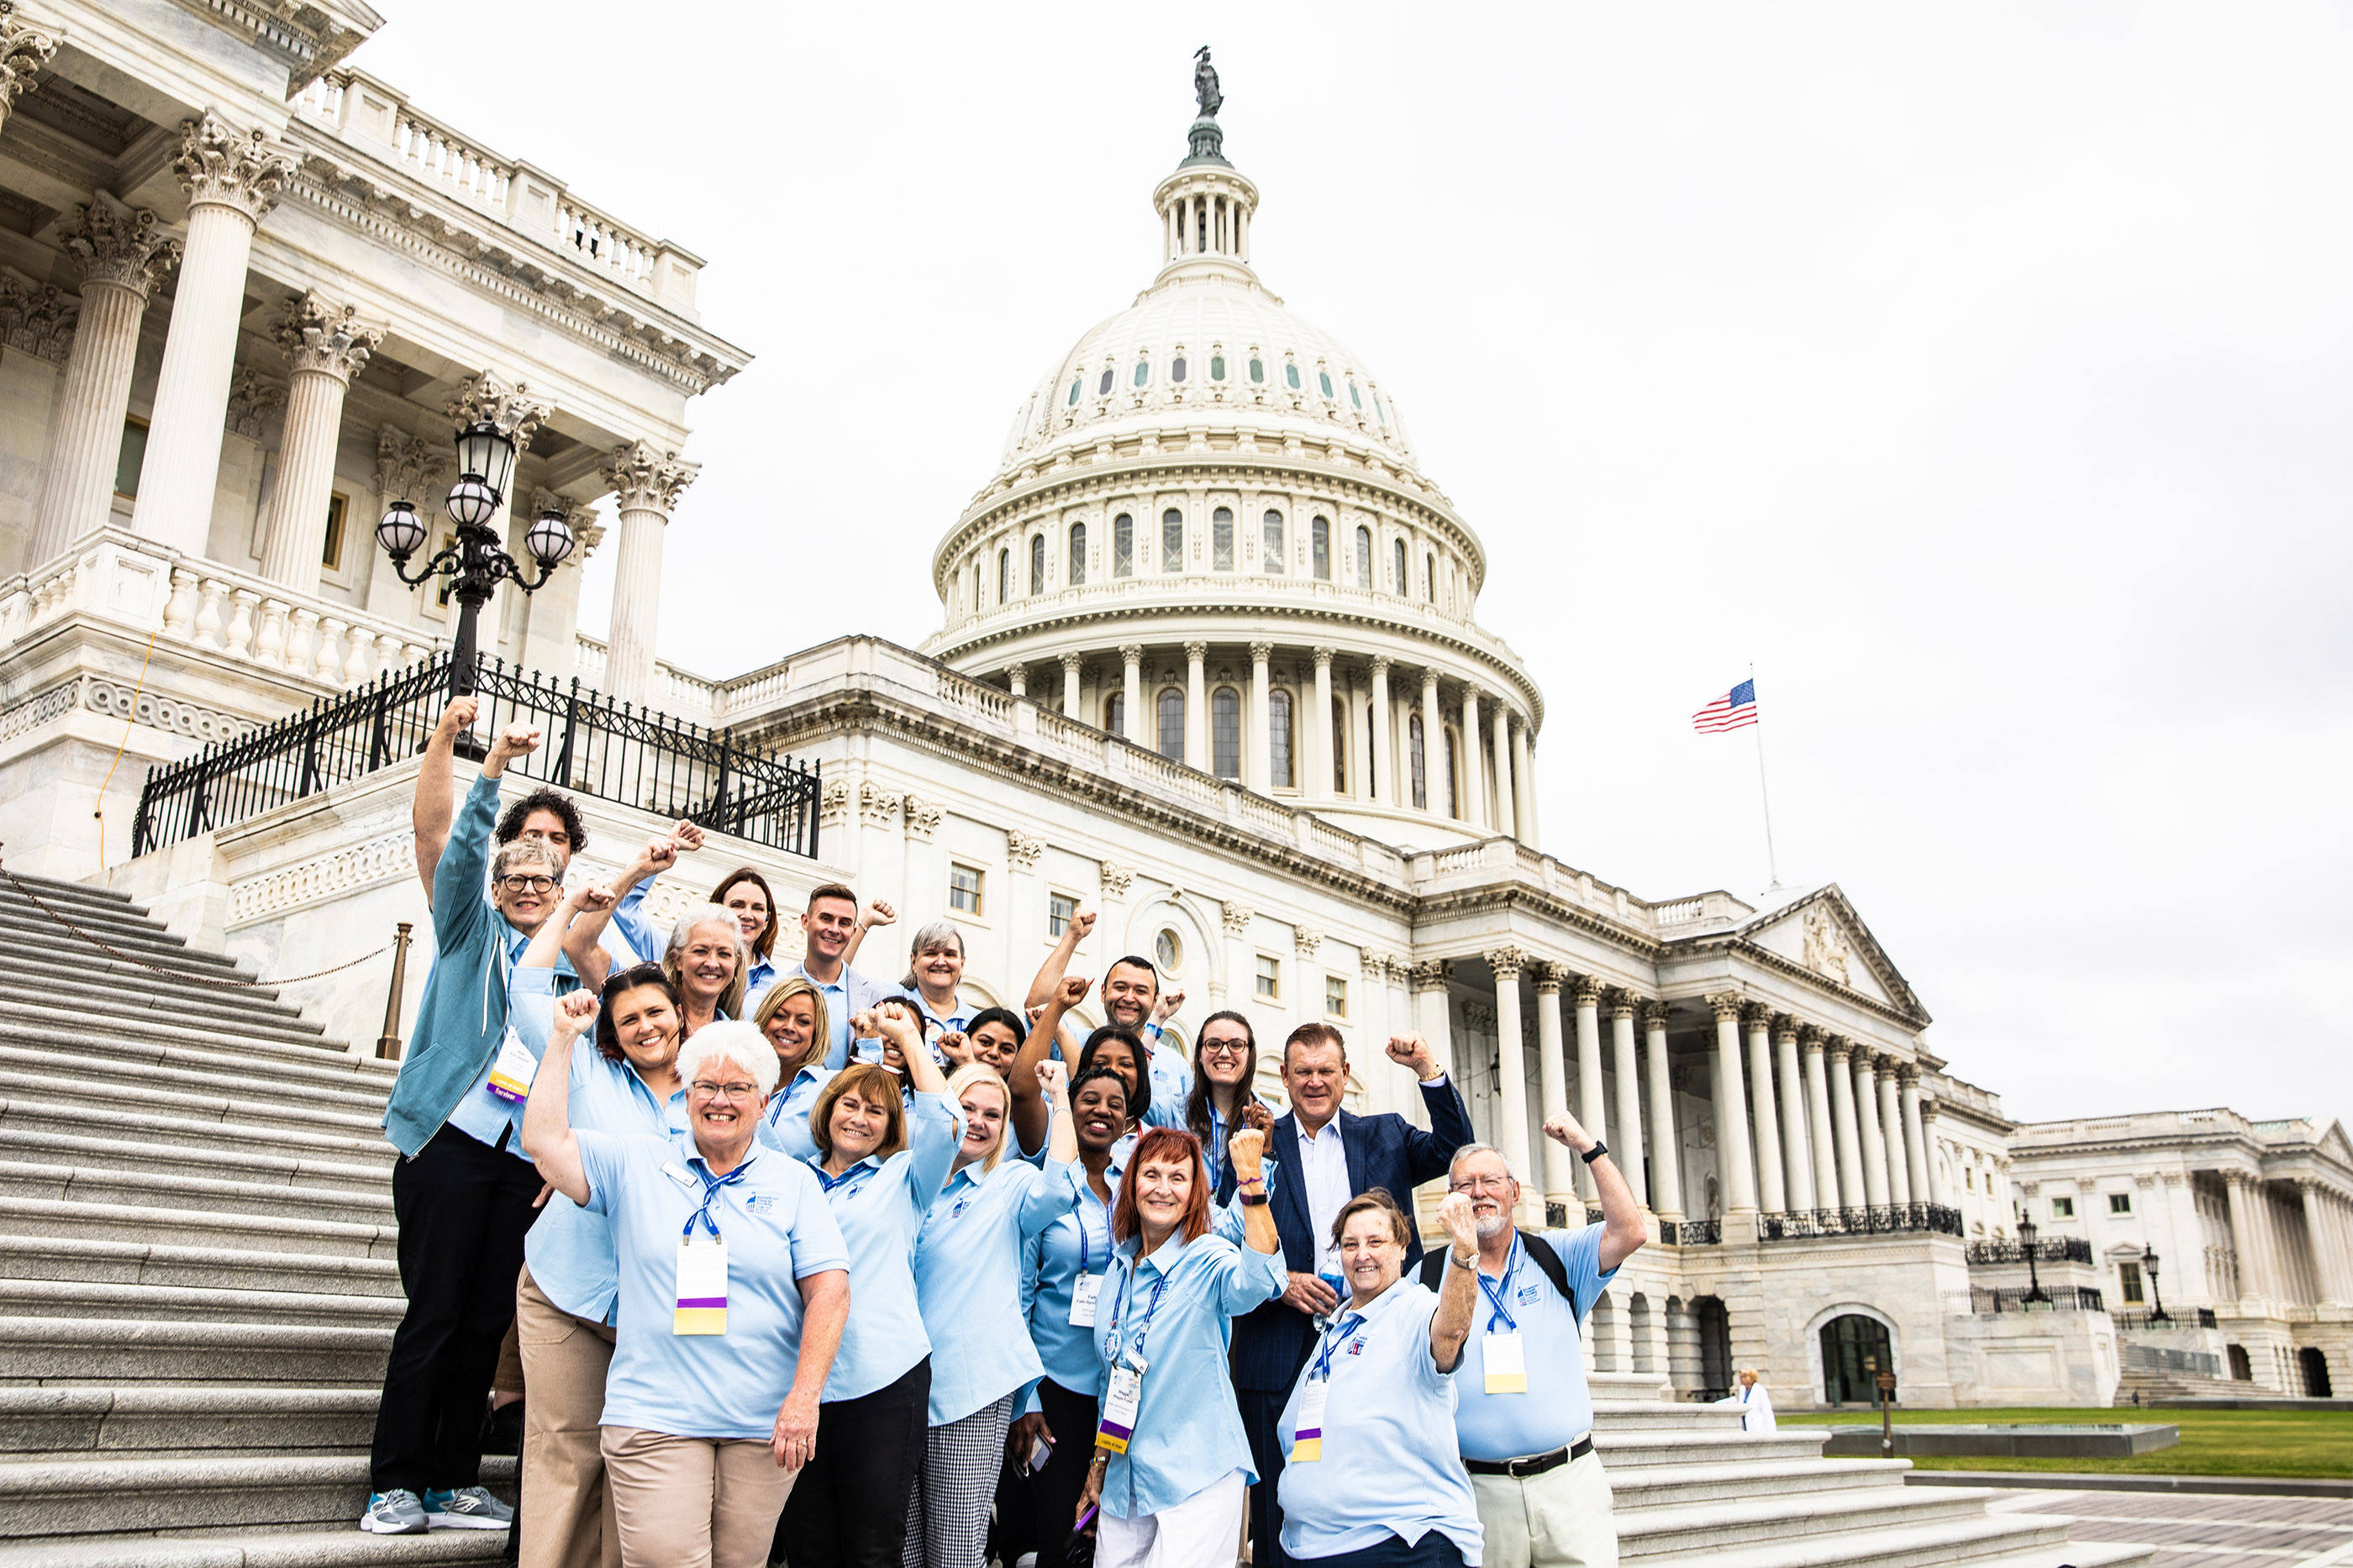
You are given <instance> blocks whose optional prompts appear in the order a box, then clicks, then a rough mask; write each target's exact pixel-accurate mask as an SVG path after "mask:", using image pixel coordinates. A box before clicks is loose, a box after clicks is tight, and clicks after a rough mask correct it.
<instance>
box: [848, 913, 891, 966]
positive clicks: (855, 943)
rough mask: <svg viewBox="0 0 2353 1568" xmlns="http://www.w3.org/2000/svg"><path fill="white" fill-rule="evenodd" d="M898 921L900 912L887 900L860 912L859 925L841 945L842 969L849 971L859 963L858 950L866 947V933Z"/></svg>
mask: <svg viewBox="0 0 2353 1568" xmlns="http://www.w3.org/2000/svg"><path fill="white" fill-rule="evenodd" d="M898 919H899V911H898V910H894V909H892V907H891V903H890V900H887V899H877V900H874V901H873V902H872V903H871V904H869V905H867V906H866V908H865V909H864V910H860V912H859V916H858V924H857V926H856V927H855V928H854V929H853V930H852V931H850V933H849V941H848V942H843V943H842V944H841V967H842V968H844V969H849V968H851V967H853V966H854V965H855V964H856V963H857V962H858V950H859V949H860V948H861V947H864V946H865V945H866V933H867V932H868V931H871V930H872V929H873V928H874V927H876V926H887V925H891V924H893V923H895V922H896V921H897V920H898Z"/></svg>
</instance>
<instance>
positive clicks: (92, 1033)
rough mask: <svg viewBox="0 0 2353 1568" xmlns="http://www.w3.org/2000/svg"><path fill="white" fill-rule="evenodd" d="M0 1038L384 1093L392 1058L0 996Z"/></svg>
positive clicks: (329, 1043)
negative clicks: (167, 1056)
mask: <svg viewBox="0 0 2353 1568" xmlns="http://www.w3.org/2000/svg"><path fill="white" fill-rule="evenodd" d="M0 1036H5V1037H6V1038H7V1039H9V1040H11V1041H17V1042H21V1043H24V1044H26V1045H43V1046H47V1047H51V1048H57V1047H66V1048H74V1047H79V1048H81V1049H82V1050H84V1051H88V1052H95V1053H100V1054H104V1055H106V1056H109V1057H116V1058H131V1059H138V1058H141V1057H146V1058H150V1059H160V1058H156V1056H155V1053H157V1052H159V1051H163V1050H180V1051H185V1052H191V1053H194V1054H195V1059H196V1060H201V1061H209V1062H212V1063H214V1064H216V1065H220V1064H228V1065H235V1066H243V1067H245V1068H248V1070H249V1071H251V1072H253V1073H254V1074H256V1075H257V1076H259V1075H262V1074H266V1073H270V1072H275V1071H278V1070H281V1069H282V1070H287V1071H293V1072H303V1071H309V1072H312V1073H320V1074H322V1075H323V1074H327V1073H332V1075H333V1076H332V1077H326V1076H322V1077H319V1078H315V1079H312V1081H314V1082H325V1083H333V1082H340V1083H343V1084H355V1083H366V1084H374V1083H381V1084H383V1085H384V1088H385V1092H386V1093H389V1092H390V1091H391V1087H392V1079H393V1075H394V1073H396V1071H397V1070H398V1068H399V1064H398V1063H397V1062H379V1061H376V1060H375V1059H374V1058H368V1057H355V1056H353V1055H352V1054H351V1053H350V1052H349V1051H347V1050H345V1049H344V1048H343V1044H342V1042H340V1041H335V1040H324V1039H309V1040H292V1039H283V1038H279V1039H273V1038H270V1037H266V1036H248V1035H243V1034H239V1033H237V1032H235V1031H232V1030H227V1029H206V1028H201V1027H193V1026H188V1025H185V1024H178V1023H173V1022H170V1021H168V1020H164V1019H159V1018H155V1017H153V1016H148V1017H143V1018H132V1017H128V1016H110V1015H105V1014H96V1015H93V1014H89V1013H84V1012H80V1011H79V1010H77V1009H74V1008H69V1007H51V1006H44V1005H40V1004H38V1003H35V1002H26V1001H25V1000H23V999H21V998H19V997H16V996H15V995H9V996H6V997H0Z"/></svg>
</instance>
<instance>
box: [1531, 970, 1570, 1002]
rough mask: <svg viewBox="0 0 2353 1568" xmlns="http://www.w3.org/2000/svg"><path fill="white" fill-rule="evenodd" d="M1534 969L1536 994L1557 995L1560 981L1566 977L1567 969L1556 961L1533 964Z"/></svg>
mask: <svg viewBox="0 0 2353 1568" xmlns="http://www.w3.org/2000/svg"><path fill="white" fill-rule="evenodd" d="M1535 971H1536V994H1537V995H1539V996H1557V995H1559V994H1560V988H1561V984H1562V983H1563V982H1564V981H1566V980H1567V978H1568V971H1567V970H1565V969H1563V968H1562V967H1561V966H1560V965H1559V964H1557V963H1539V964H1537V965H1536V966H1535Z"/></svg>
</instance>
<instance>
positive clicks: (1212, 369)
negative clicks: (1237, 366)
mask: <svg viewBox="0 0 2353 1568" xmlns="http://www.w3.org/2000/svg"><path fill="white" fill-rule="evenodd" d="M1209 379H1210V380H1211V381H1223V380H1225V379H1226V356H1225V355H1223V354H1211V355H1210V356H1209Z"/></svg>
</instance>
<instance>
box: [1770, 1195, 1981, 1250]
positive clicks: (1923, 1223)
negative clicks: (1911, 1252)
mask: <svg viewBox="0 0 2353 1568" xmlns="http://www.w3.org/2000/svg"><path fill="white" fill-rule="evenodd" d="M1905 1231H1926V1232H1929V1233H1931V1234H1933V1235H1936V1236H1958V1235H1960V1234H1961V1211H1960V1210H1958V1209H1956V1208H1947V1207H1946V1206H1945V1205H1942V1204H1873V1205H1869V1206H1868V1207H1864V1208H1851V1209H1791V1210H1789V1211H1788V1213H1786V1214H1767V1215H1758V1216H1757V1237H1758V1239H1760V1240H1763V1241H1804V1240H1809V1239H1811V1238H1813V1237H1825V1236H1886V1235H1893V1234H1896V1233H1900V1232H1905Z"/></svg>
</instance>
